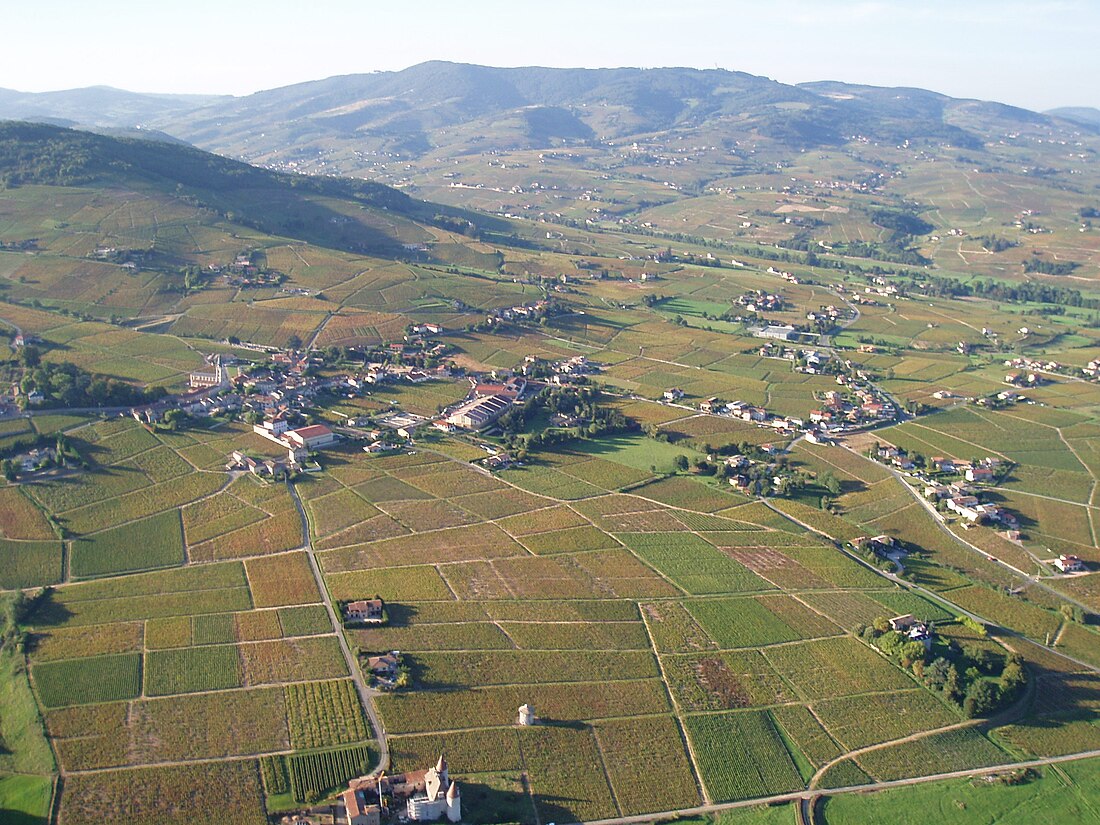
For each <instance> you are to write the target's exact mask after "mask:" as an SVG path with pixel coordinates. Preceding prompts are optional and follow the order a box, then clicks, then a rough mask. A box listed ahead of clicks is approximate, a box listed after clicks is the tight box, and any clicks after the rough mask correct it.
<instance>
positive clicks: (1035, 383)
mask: <svg viewBox="0 0 1100 825" xmlns="http://www.w3.org/2000/svg"><path fill="white" fill-rule="evenodd" d="M1005 383H1006V384H1008V385H1009V386H1011V387H1041V386H1042V385H1043V384H1045V383H1047V379H1045V378H1044V377H1043V376H1041V375H1039V374H1038V373H1035V372H1010V373H1008V374H1007V375H1006V376H1005Z"/></svg>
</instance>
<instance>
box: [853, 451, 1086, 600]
mask: <svg viewBox="0 0 1100 825" xmlns="http://www.w3.org/2000/svg"><path fill="white" fill-rule="evenodd" d="M841 446H842V447H843V449H845V450H847V451H848V452H850V453H852V455H859V453H857V452H856V451H855V450H853V449H852V448H851V447H848V446H846V445H841ZM881 466H883V467H885V468H886V470H888V471H889V472H890V474H891V475H893V476H894V478H895V479H897V480H898V482H899V483H900V484H901V486H902V487H904V488H905V489H906V490H907V491H908V492H909V494H910V495H911V496H912V497H913V498H914V499H916V500H917V502H918V503H920V505H921V506H922V507H923V508H924V509H925V510H926V511H928V513H929V515H930V516H931V517H932V521H933V522H934V523H935V525H936V526H937V527H938V528H939V529H940V530H942V531H943V532H944V533H946V534H947V535H949V536H950V537H951V538H953V539H954V540H955V541H957V542H958V543H959V544H961V545H963V546H964V547H967V548H969V549H971V550H973V551H974V552H975V553H978V554H979V555H980V556H981V557H982V558H983V559H985V560H986V561H988V562H989V563H990V564H996V565H999V566H1000V567H1001V568H1003V569H1005V570H1007V571H1008V572H1009V573H1011V574H1012V575H1014V576H1017V577H1019V578H1022V579H1023V580H1024V581H1026V582H1027V583H1028V584H1029V585H1031V586H1033V587H1038V588H1039V589H1040V590H1045V591H1046V592H1047V593H1050V594H1051V595H1052V596H1055V597H1057V598H1058V599H1061V600H1062V601H1066V602H1069V603H1070V604H1073V605H1076V606H1077V607H1080V608H1081V609H1082V610H1084V611H1085V612H1086V613H1091V612H1092V608H1091V607H1089V606H1088V605H1087V604H1084V603H1083V602H1079V601H1077V600H1076V599H1074V598H1073V597H1072V596H1067V595H1066V594H1065V593H1063V592H1061V591H1060V590H1055V589H1054V588H1053V587H1051V586H1050V585H1048V584H1045V583H1044V582H1043V581H1042V580H1040V579H1039V577H1038V576H1032V575H1031V574H1029V573H1027V572H1026V571H1024V570H1021V569H1020V568H1018V567H1013V566H1012V565H1011V564H1009V563H1008V562H1004V561H1001V560H1000V559H998V558H997V557H996V556H994V555H992V554H991V553H988V552H986V551H985V550H983V549H982V548H980V547H978V546H977V545H976V544H971V543H970V542H969V541H967V540H966V539H964V538H963V537H962V536H959V535H956V534H955V533H953V532H952V531H951V530H948V529H947V525H946V524H944V523H943V516H942V515H941V514H940V512H939V511H938V510H936V508H935V507H933V506H932V505H931V504H930V503H929V502H928V500H927V499H925V498H924V496H922V495H921V494H920V492H919V491H918V490H916V489H915V488H913V487H911V486H910V485H909V484H907V483H906V480H905V479H906V477H905V475H904V474H903V473H901V472H899V471H898V470H896V469H894V468H893V467H890V466H888V465H885V464H883V465H881Z"/></svg>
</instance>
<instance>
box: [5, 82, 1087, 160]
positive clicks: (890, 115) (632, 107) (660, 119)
mask: <svg viewBox="0 0 1100 825" xmlns="http://www.w3.org/2000/svg"><path fill="white" fill-rule="evenodd" d="M1056 114H1058V113H1051V114H1046V115H1043V114H1038V113H1035V112H1029V111H1026V110H1023V109H1019V108H1015V107H1011V106H1004V105H1001V104H996V103H987V102H983V101H977V100H967V99H956V98H951V97H948V96H946V95H942V94H937V93H934V92H928V91H924V90H921V89H891V88H876V87H870V86H860V85H853V84H844V83H836V82H818V83H805V84H800V85H797V86H795V85H789V84H784V83H779V82H776V81H774V80H770V79H768V78H764V77H759V76H756V75H751V74H747V73H745V72H736V71H728V70H724V69H708V70H700V69H690V68H657V69H637V68H614V69H556V68H542V67H522V68H494V67H489V66H476V65H467V64H459V63H448V62H444V61H431V62H427V63H421V64H419V65H416V66H412V67H410V68H408V69H404V70H402V71H397V72H374V73H370V74H354V75H344V76H339V77H331V78H327V79H324V80H316V81H310V82H306V83H299V84H295V85H292V86H285V87H281V88H277V89H271V90H267V91H262V92H257V93H255V94H252V95H247V96H244V97H193V96H171V95H138V94H132V93H127V92H121V91H119V90H114V89H105V88H99V87H97V88H92V89H84V90H73V91H68V92H54V93H48V94H40V95H29V94H22V93H13V92H7V91H0V117H11V118H20V119H28V118H35V119H40V118H44V117H48V118H67V119H69V120H70V121H71V122H72V123H73V124H85V125H95V126H116V127H118V126H121V127H133V126H136V125H142V126H154V127H156V128H159V129H162V130H163V131H165V132H167V133H169V134H172V135H174V136H176V137H179V138H182V139H185V140H187V141H189V142H191V143H194V144H195V145H198V146H201V147H203V148H206V149H210V150H213V151H217V152H220V153H222V154H231V155H235V156H240V157H244V158H247V159H250V160H259V161H263V162H267V161H269V160H271V159H273V158H277V159H278V160H279V161H280V162H292V161H295V162H299V163H310V162H312V161H314V160H316V159H317V157H318V156H325V155H329V154H332V153H336V154H337V155H339V154H341V151H340V150H341V149H350V148H352V147H350V146H349V145H347V144H350V142H354V143H355V146H354V148H355V149H358V150H360V151H379V152H390V153H400V154H402V155H413V156H417V155H421V154H423V153H424V152H427V151H429V150H430V149H431V148H432V147H437V146H442V145H459V146H465V148H467V149H470V148H475V147H476V148H486V147H496V148H504V147H508V148H516V147H521V146H528V147H547V146H551V145H554V144H555V143H560V142H562V141H565V142H599V141H607V140H616V139H622V138H625V137H628V136H632V135H644V134H649V133H653V132H659V131H667V130H686V129H693V128H699V127H704V126H713V125H716V124H722V125H723V127H724V128H726V129H728V130H731V132H736V133H738V134H740V135H743V136H751V137H756V138H759V139H763V140H768V141H775V142H777V143H778V144H780V145H783V146H787V147H790V148H793V149H801V148H810V147H816V146H835V145H838V144H841V143H843V142H845V141H846V140H848V139H850V138H852V137H854V136H857V135H860V136H865V137H869V138H871V139H874V140H884V141H892V142H899V141H901V140H905V139H909V140H915V139H919V140H932V141H942V142H946V143H948V144H951V145H954V146H958V147H967V148H971V149H974V148H980V146H981V141H982V139H983V138H985V137H987V136H988V135H989V134H991V133H993V132H995V131H997V130H998V129H1002V128H1008V127H1010V126H1011V125H1012V124H1017V125H1021V124H1023V125H1037V124H1038V125H1044V126H1050V127H1054V128H1065V127H1067V126H1069V125H1070V124H1069V122H1068V120H1066V121H1063V120H1061V119H1060V118H1059V117H1057V116H1052V115H1056ZM1067 117H1068V118H1069V120H1073V121H1074V124H1076V126H1077V127H1080V126H1081V125H1086V126H1088V128H1094V127H1095V124H1093V123H1091V122H1088V123H1086V122H1085V121H1081V120H1080V119H1078V118H1074V117H1072V116H1067ZM455 130H457V131H458V134H452V133H453V132H455Z"/></svg>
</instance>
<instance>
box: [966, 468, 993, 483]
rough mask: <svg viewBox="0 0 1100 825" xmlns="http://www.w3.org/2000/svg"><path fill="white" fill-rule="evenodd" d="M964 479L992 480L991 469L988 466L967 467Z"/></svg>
mask: <svg viewBox="0 0 1100 825" xmlns="http://www.w3.org/2000/svg"><path fill="white" fill-rule="evenodd" d="M966 480H967V481H985V482H989V481H992V480H993V471H992V470H991V469H989V468H988V467H967V468H966Z"/></svg>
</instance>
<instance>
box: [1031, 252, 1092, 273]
mask: <svg viewBox="0 0 1100 825" xmlns="http://www.w3.org/2000/svg"><path fill="white" fill-rule="evenodd" d="M1079 266H1080V264H1079V263H1076V262H1075V261H1048V260H1047V259H1046V258H1040V257H1039V256H1038V255H1032V256H1031V257H1030V258H1028V259H1027V260H1026V261H1024V272H1038V273H1040V274H1042V275H1072V274H1073V271H1074V270H1075V269H1077V267H1079Z"/></svg>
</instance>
